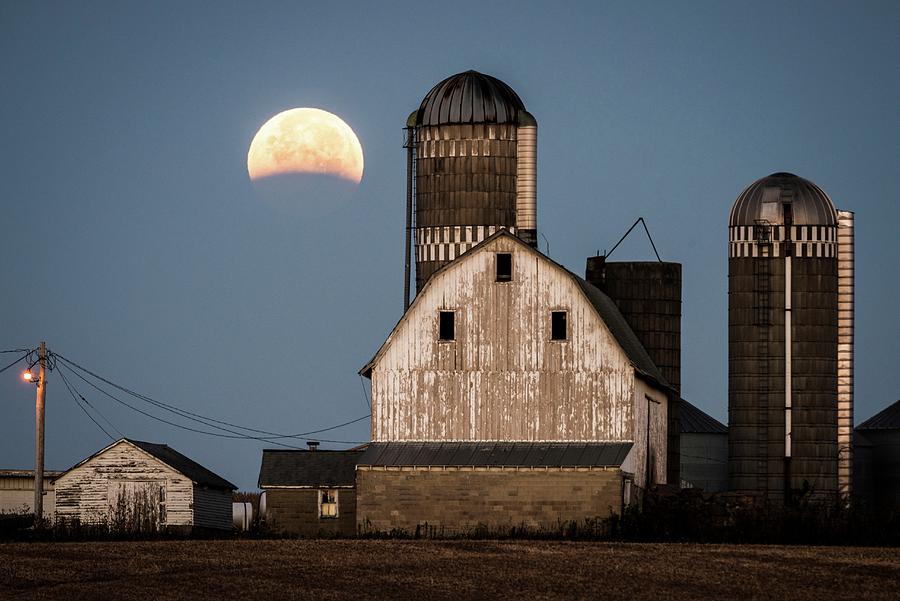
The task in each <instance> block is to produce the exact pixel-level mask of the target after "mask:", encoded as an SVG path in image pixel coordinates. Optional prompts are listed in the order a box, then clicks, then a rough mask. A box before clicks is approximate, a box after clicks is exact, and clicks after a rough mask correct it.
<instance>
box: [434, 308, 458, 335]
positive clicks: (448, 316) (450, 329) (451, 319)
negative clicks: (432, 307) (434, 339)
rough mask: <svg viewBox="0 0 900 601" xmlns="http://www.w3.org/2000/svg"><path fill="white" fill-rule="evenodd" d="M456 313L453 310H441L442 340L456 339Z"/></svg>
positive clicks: (440, 328)
mask: <svg viewBox="0 0 900 601" xmlns="http://www.w3.org/2000/svg"><path fill="white" fill-rule="evenodd" d="M455 317H456V313H454V312H453V311H441V312H440V324H439V328H438V329H439V332H438V338H439V339H440V340H455V339H456V323H455V321H456V319H455Z"/></svg>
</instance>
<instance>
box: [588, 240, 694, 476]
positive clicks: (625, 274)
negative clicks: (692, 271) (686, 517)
mask: <svg viewBox="0 0 900 601" xmlns="http://www.w3.org/2000/svg"><path fill="white" fill-rule="evenodd" d="M585 279H586V280H587V281H588V282H590V283H591V284H593V285H594V286H596V287H597V288H599V289H600V290H602V291H603V292H605V293H606V295H607V296H609V297H610V298H611V299H612V300H613V302H614V303H615V304H616V306H617V307H618V308H619V311H620V312H621V313H622V316H623V317H624V318H625V321H627V322H628V325H629V326H630V327H631V329H632V330H633V331H634V333H635V335H636V336H637V338H638V340H640V342H641V344H642V345H643V346H644V349H645V350H646V351H647V354H648V355H650V358H651V359H652V360H653V362H654V363H655V364H656V366H657V367H658V368H659V371H660V373H662V375H663V377H664V378H665V379H666V381H667V382H668V383H669V385H671V386H672V388H674V389H675V391H676V392H678V393H680V391H681V263H671V262H666V261H607V260H606V257H605V256H602V255H599V256H596V257H588V259H587V268H586V271H585ZM680 404H681V403H680V397H679V395H678V394H674V395H672V398H670V399H669V423H668V426H667V428H668V436H667V441H668V444H667V448H668V454H667V465H668V469H667V473H666V482H668V483H669V484H674V485H678V484H679V482H680V479H681V477H680V465H681V450H680V441H681V424H680V416H679V406H680Z"/></svg>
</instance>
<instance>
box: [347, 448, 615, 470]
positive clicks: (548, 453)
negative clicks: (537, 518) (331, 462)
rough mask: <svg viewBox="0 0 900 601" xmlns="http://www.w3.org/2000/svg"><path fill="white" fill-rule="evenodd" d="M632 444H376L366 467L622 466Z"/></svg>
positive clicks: (366, 456) (367, 453)
mask: <svg viewBox="0 0 900 601" xmlns="http://www.w3.org/2000/svg"><path fill="white" fill-rule="evenodd" d="M632 446H633V443H631V442H568V443H567V442H373V443H371V444H370V445H369V447H368V449H366V451H365V453H363V455H362V457H360V458H359V460H358V461H357V465H365V466H370V465H374V466H426V465H441V466H453V467H464V466H479V467H620V466H621V465H622V462H623V461H625V457H626V456H627V455H628V452H629V451H630V450H631V447H632Z"/></svg>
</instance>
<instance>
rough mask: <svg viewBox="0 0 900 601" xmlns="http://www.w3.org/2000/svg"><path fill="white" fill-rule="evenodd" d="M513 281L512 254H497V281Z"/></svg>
mask: <svg viewBox="0 0 900 601" xmlns="http://www.w3.org/2000/svg"><path fill="white" fill-rule="evenodd" d="M511 280H512V254H511V253H497V281H498V282H509V281H511Z"/></svg>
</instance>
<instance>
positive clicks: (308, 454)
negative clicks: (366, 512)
mask: <svg viewBox="0 0 900 601" xmlns="http://www.w3.org/2000/svg"><path fill="white" fill-rule="evenodd" d="M315 448H316V447H315V445H310V450H308V451H304V450H296V451H295V450H273V449H266V450H264V451H263V456H262V465H261V467H260V470H259V487H260V488H261V489H263V490H264V491H265V497H266V516H265V520H266V528H268V529H270V530H273V531H276V532H283V533H289V534H299V535H302V536H319V535H339V536H353V535H354V534H356V464H357V462H358V460H359V458H360V457H361V456H362V450H360V449H351V450H346V451H319V450H315Z"/></svg>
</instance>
